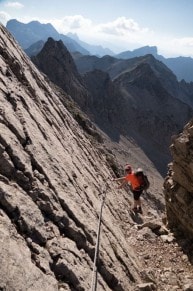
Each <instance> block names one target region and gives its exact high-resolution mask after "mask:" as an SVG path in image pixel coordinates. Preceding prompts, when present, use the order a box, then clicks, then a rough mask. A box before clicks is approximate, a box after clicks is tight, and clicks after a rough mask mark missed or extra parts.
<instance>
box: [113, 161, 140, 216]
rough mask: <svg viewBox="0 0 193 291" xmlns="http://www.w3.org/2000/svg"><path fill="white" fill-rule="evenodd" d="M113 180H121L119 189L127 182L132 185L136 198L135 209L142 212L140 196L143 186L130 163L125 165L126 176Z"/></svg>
mask: <svg viewBox="0 0 193 291" xmlns="http://www.w3.org/2000/svg"><path fill="white" fill-rule="evenodd" d="M113 181H117V182H120V183H121V184H120V185H119V187H118V189H120V188H122V187H124V186H125V185H126V184H127V183H129V185H130V189H131V191H132V193H133V198H134V206H133V209H132V210H133V211H134V212H139V213H142V208H141V199H140V196H141V194H142V192H143V189H142V188H141V185H140V182H139V179H138V178H137V177H136V175H135V172H133V171H132V168H131V166H130V165H129V164H126V165H125V176H124V177H121V178H116V179H113Z"/></svg>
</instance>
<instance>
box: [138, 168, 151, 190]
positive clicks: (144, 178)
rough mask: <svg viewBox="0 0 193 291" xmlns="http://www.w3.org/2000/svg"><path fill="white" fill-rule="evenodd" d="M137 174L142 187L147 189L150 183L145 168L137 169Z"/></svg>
mask: <svg viewBox="0 0 193 291" xmlns="http://www.w3.org/2000/svg"><path fill="white" fill-rule="evenodd" d="M135 175H136V177H137V179H138V181H139V183H140V189H141V190H147V189H148V188H149V186H150V183H149V180H148V178H147V176H146V175H145V174H144V173H143V170H142V169H137V171H136V172H135Z"/></svg>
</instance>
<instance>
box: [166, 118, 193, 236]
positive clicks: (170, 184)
mask: <svg viewBox="0 0 193 291" xmlns="http://www.w3.org/2000/svg"><path fill="white" fill-rule="evenodd" d="M171 153H172V157H173V162H172V163H171V164H170V165H169V172H168V176H167V177H166V179H165V183H164V192H165V198H166V210H167V218H168V223H169V225H170V227H172V228H175V229H178V230H182V231H183V233H185V234H187V235H188V236H189V237H190V238H193V219H192V218H193V161H192V158H193V120H191V121H190V122H189V123H188V124H187V125H186V126H185V127H184V130H183V132H182V133H181V134H179V135H178V136H174V137H173V143H172V145H171Z"/></svg>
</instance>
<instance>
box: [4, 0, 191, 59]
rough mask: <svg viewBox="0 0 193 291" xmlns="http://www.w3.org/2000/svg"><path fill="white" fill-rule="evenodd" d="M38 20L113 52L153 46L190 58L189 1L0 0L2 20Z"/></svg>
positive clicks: (159, 49)
mask: <svg viewBox="0 0 193 291" xmlns="http://www.w3.org/2000/svg"><path fill="white" fill-rule="evenodd" d="M9 19H17V20H18V21H20V22H23V23H29V22H30V21H32V20H38V21H39V22H41V23H51V24H52V25H53V26H54V27H55V29H56V30H57V31H58V32H59V33H62V34H68V33H76V34H77V35H78V37H79V39H80V40H82V41H85V42H87V43H89V44H93V45H102V46H103V47H104V48H106V47H107V48H109V49H111V50H112V51H113V52H114V53H119V52H123V51H128V50H129V51H132V50H134V49H137V48H140V47H143V46H147V45H149V46H157V49H158V54H160V55H163V56H164V57H178V56H186V57H193V0H67V1H66V0H53V1H51V0H18V1H11V0H0V22H1V23H2V24H3V25H5V26H6V23H7V21H8V20H9Z"/></svg>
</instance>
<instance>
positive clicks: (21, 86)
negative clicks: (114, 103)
mask: <svg viewBox="0 0 193 291" xmlns="http://www.w3.org/2000/svg"><path fill="white" fill-rule="evenodd" d="M0 52H1V59H0V80H1V86H0V92H1V93H0V113H1V115H0V207H1V210H0V243H1V248H0V257H1V264H0V289H1V290H59V289H60V288H63V289H62V290H89V289H90V287H91V278H92V268H93V259H94V249H95V242H96V232H97V225H98V216H99V211H100V205H101V199H100V197H101V195H100V194H101V191H105V193H107V197H106V201H105V207H104V214H103V220H102V229H103V232H102V240H101V245H100V260H99V266H98V285H99V289H100V290H132V288H133V287H134V286H135V285H136V284H140V283H142V282H143V280H142V278H141V276H140V274H139V271H138V270H140V269H141V267H140V266H141V264H140V262H139V261H138V259H137V258H135V254H134V253H133V251H132V248H130V246H129V243H128V241H126V238H125V236H124V234H123V228H122V226H121V224H122V221H121V216H120V213H119V211H118V210H120V209H128V206H129V205H130V204H131V199H130V198H129V197H128V196H127V198H126V197H125V192H122V191H120V193H119V195H117V193H116V192H117V191H116V189H115V187H114V185H112V183H111V182H110V180H109V178H110V177H111V176H112V174H113V172H112V170H111V168H110V167H109V164H108V162H107V160H106V156H105V155H104V154H103V152H102V151H99V150H97V148H96V147H95V146H94V145H93V143H92V142H91V140H90V139H88V138H87V137H86V135H85V133H84V132H83V130H82V128H81V127H80V126H79V124H78V123H77V122H76V121H75V120H74V118H73V117H72V115H71V114H70V113H69V112H68V111H67V109H66V108H65V106H64V101H65V100H66V99H68V96H67V95H65V94H64V93H61V92H60V91H59V90H57V89H55V91H53V89H52V87H51V86H50V85H49V84H48V83H47V81H46V79H45V77H44V76H43V75H41V74H40V72H39V71H38V70H37V69H36V67H35V66H34V65H33V64H32V63H31V61H30V60H29V59H28V57H27V56H26V55H25V54H24V53H23V52H22V51H21V50H20V48H19V47H18V45H17V44H16V43H15V42H14V40H13V38H12V37H11V35H10V34H9V33H8V32H7V31H6V30H5V29H4V28H3V27H2V26H0ZM104 186H105V188H104ZM106 187H107V188H106ZM103 193H104V192H103ZM131 222H132V220H131V218H129V217H128V218H127V223H128V224H130V223H131Z"/></svg>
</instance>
